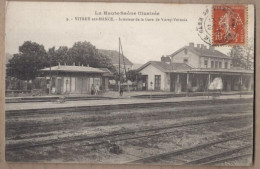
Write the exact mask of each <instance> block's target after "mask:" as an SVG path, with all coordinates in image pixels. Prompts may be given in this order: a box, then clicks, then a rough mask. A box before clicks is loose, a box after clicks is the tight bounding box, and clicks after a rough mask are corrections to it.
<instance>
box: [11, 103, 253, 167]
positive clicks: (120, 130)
mask: <svg viewBox="0 0 260 169" xmlns="http://www.w3.org/2000/svg"><path fill="white" fill-rule="evenodd" d="M207 121H209V122H207ZM195 124H196V125H195ZM252 125H253V105H252V103H250V102H239V101H238V102H232V103H228V102H225V103H222V104H201V105H180V106H175V107H170V106H168V107H150V108H149V107H148V108H135V107H133V108H132V109H123V108H120V109H113V110H102V111H100V110H99V111H94V110H92V111H88V110H85V111H80V112H78V111H73V110H68V111H64V112H55V111H54V112H51V111H50V112H37V113H35V114H31V113H30V114H28V115H26V114H22V115H15V116H11V115H10V116H7V119H6V144H7V146H6V147H7V150H6V160H7V161H42V162H43V161H47V162H84V163H86V162H87V163H129V162H133V161H136V160H138V159H140V158H144V157H149V156H154V155H158V154H162V153H165V152H169V151H174V150H179V149H183V148H187V147H192V146H196V145H199V144H203V143H207V142H209V141H212V140H216V139H219V138H220V136H221V135H223V134H230V133H233V132H238V131H241V130H246V131H249V133H252V131H253V130H252ZM230 135H231V134H230ZM57 140H58V141H60V142H58V143H57ZM46 143H48V144H46ZM245 143H252V137H249V138H248V139H244V140H236V141H233V142H229V143H223V144H221V145H218V146H220V147H221V146H222V148H223V149H224V147H234V148H235V147H238V146H241V145H243V144H245ZM31 145H35V146H31ZM19 146H20V148H14V147H19ZM22 146H24V148H21V147H22ZM30 146H31V147H30ZM209 151H212V152H214V151H215V149H213V148H212V147H211V149H210V148H209V149H207V150H204V152H209ZM248 151H249V152H251V151H252V147H251V148H250V149H249V150H248ZM201 153H202V154H203V152H201ZM204 154H205V153H204ZM199 156H200V155H198V154H197V155H196V154H195V155H189V156H187V157H185V156H181V157H178V158H175V159H174V160H173V159H171V160H169V159H168V160H167V159H165V160H164V161H163V160H160V161H157V162H156V163H173V164H183V163H185V162H188V161H189V160H194V159H196V158H198V157H199ZM250 160H251V159H250V158H246V159H245V158H242V159H239V160H237V161H236V162H233V163H234V164H239V162H240V163H241V161H242V162H243V163H244V162H246V163H250ZM230 163H231V164H233V163H232V162H230ZM220 165H221V164H220Z"/></svg>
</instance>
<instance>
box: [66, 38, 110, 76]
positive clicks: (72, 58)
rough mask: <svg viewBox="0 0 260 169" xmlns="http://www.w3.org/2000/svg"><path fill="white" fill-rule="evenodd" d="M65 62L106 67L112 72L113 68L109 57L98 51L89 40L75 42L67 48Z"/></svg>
mask: <svg viewBox="0 0 260 169" xmlns="http://www.w3.org/2000/svg"><path fill="white" fill-rule="evenodd" d="M67 55H68V56H67V59H66V61H67V64H70V65H72V64H74V63H75V64H76V65H80V64H83V65H85V66H86V65H89V66H91V67H96V68H101V67H102V68H108V69H109V70H110V71H112V72H114V70H115V68H114V66H113V65H112V63H111V61H110V59H109V58H107V57H106V56H105V55H102V54H101V53H99V52H98V50H97V49H96V47H95V46H93V45H92V44H91V43H90V42H86V41H84V42H76V43H74V45H73V46H72V48H70V49H69V50H68V53H67Z"/></svg>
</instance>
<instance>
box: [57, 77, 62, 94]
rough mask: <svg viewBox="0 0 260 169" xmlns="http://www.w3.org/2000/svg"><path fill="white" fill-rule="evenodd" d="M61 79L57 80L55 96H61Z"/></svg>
mask: <svg viewBox="0 0 260 169" xmlns="http://www.w3.org/2000/svg"><path fill="white" fill-rule="evenodd" d="M61 85H62V83H61V78H58V79H57V94H61Z"/></svg>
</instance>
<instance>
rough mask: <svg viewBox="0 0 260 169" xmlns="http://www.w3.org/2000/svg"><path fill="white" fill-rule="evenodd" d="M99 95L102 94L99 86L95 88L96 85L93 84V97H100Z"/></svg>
mask: <svg viewBox="0 0 260 169" xmlns="http://www.w3.org/2000/svg"><path fill="white" fill-rule="evenodd" d="M99 93H100V88H99V85H98V84H96V86H94V84H92V86H91V95H99Z"/></svg>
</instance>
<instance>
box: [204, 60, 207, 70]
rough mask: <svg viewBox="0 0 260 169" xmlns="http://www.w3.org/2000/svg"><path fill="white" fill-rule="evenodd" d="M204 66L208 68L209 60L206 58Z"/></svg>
mask: <svg viewBox="0 0 260 169" xmlns="http://www.w3.org/2000/svg"><path fill="white" fill-rule="evenodd" d="M204 67H205V68H208V60H204Z"/></svg>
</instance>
